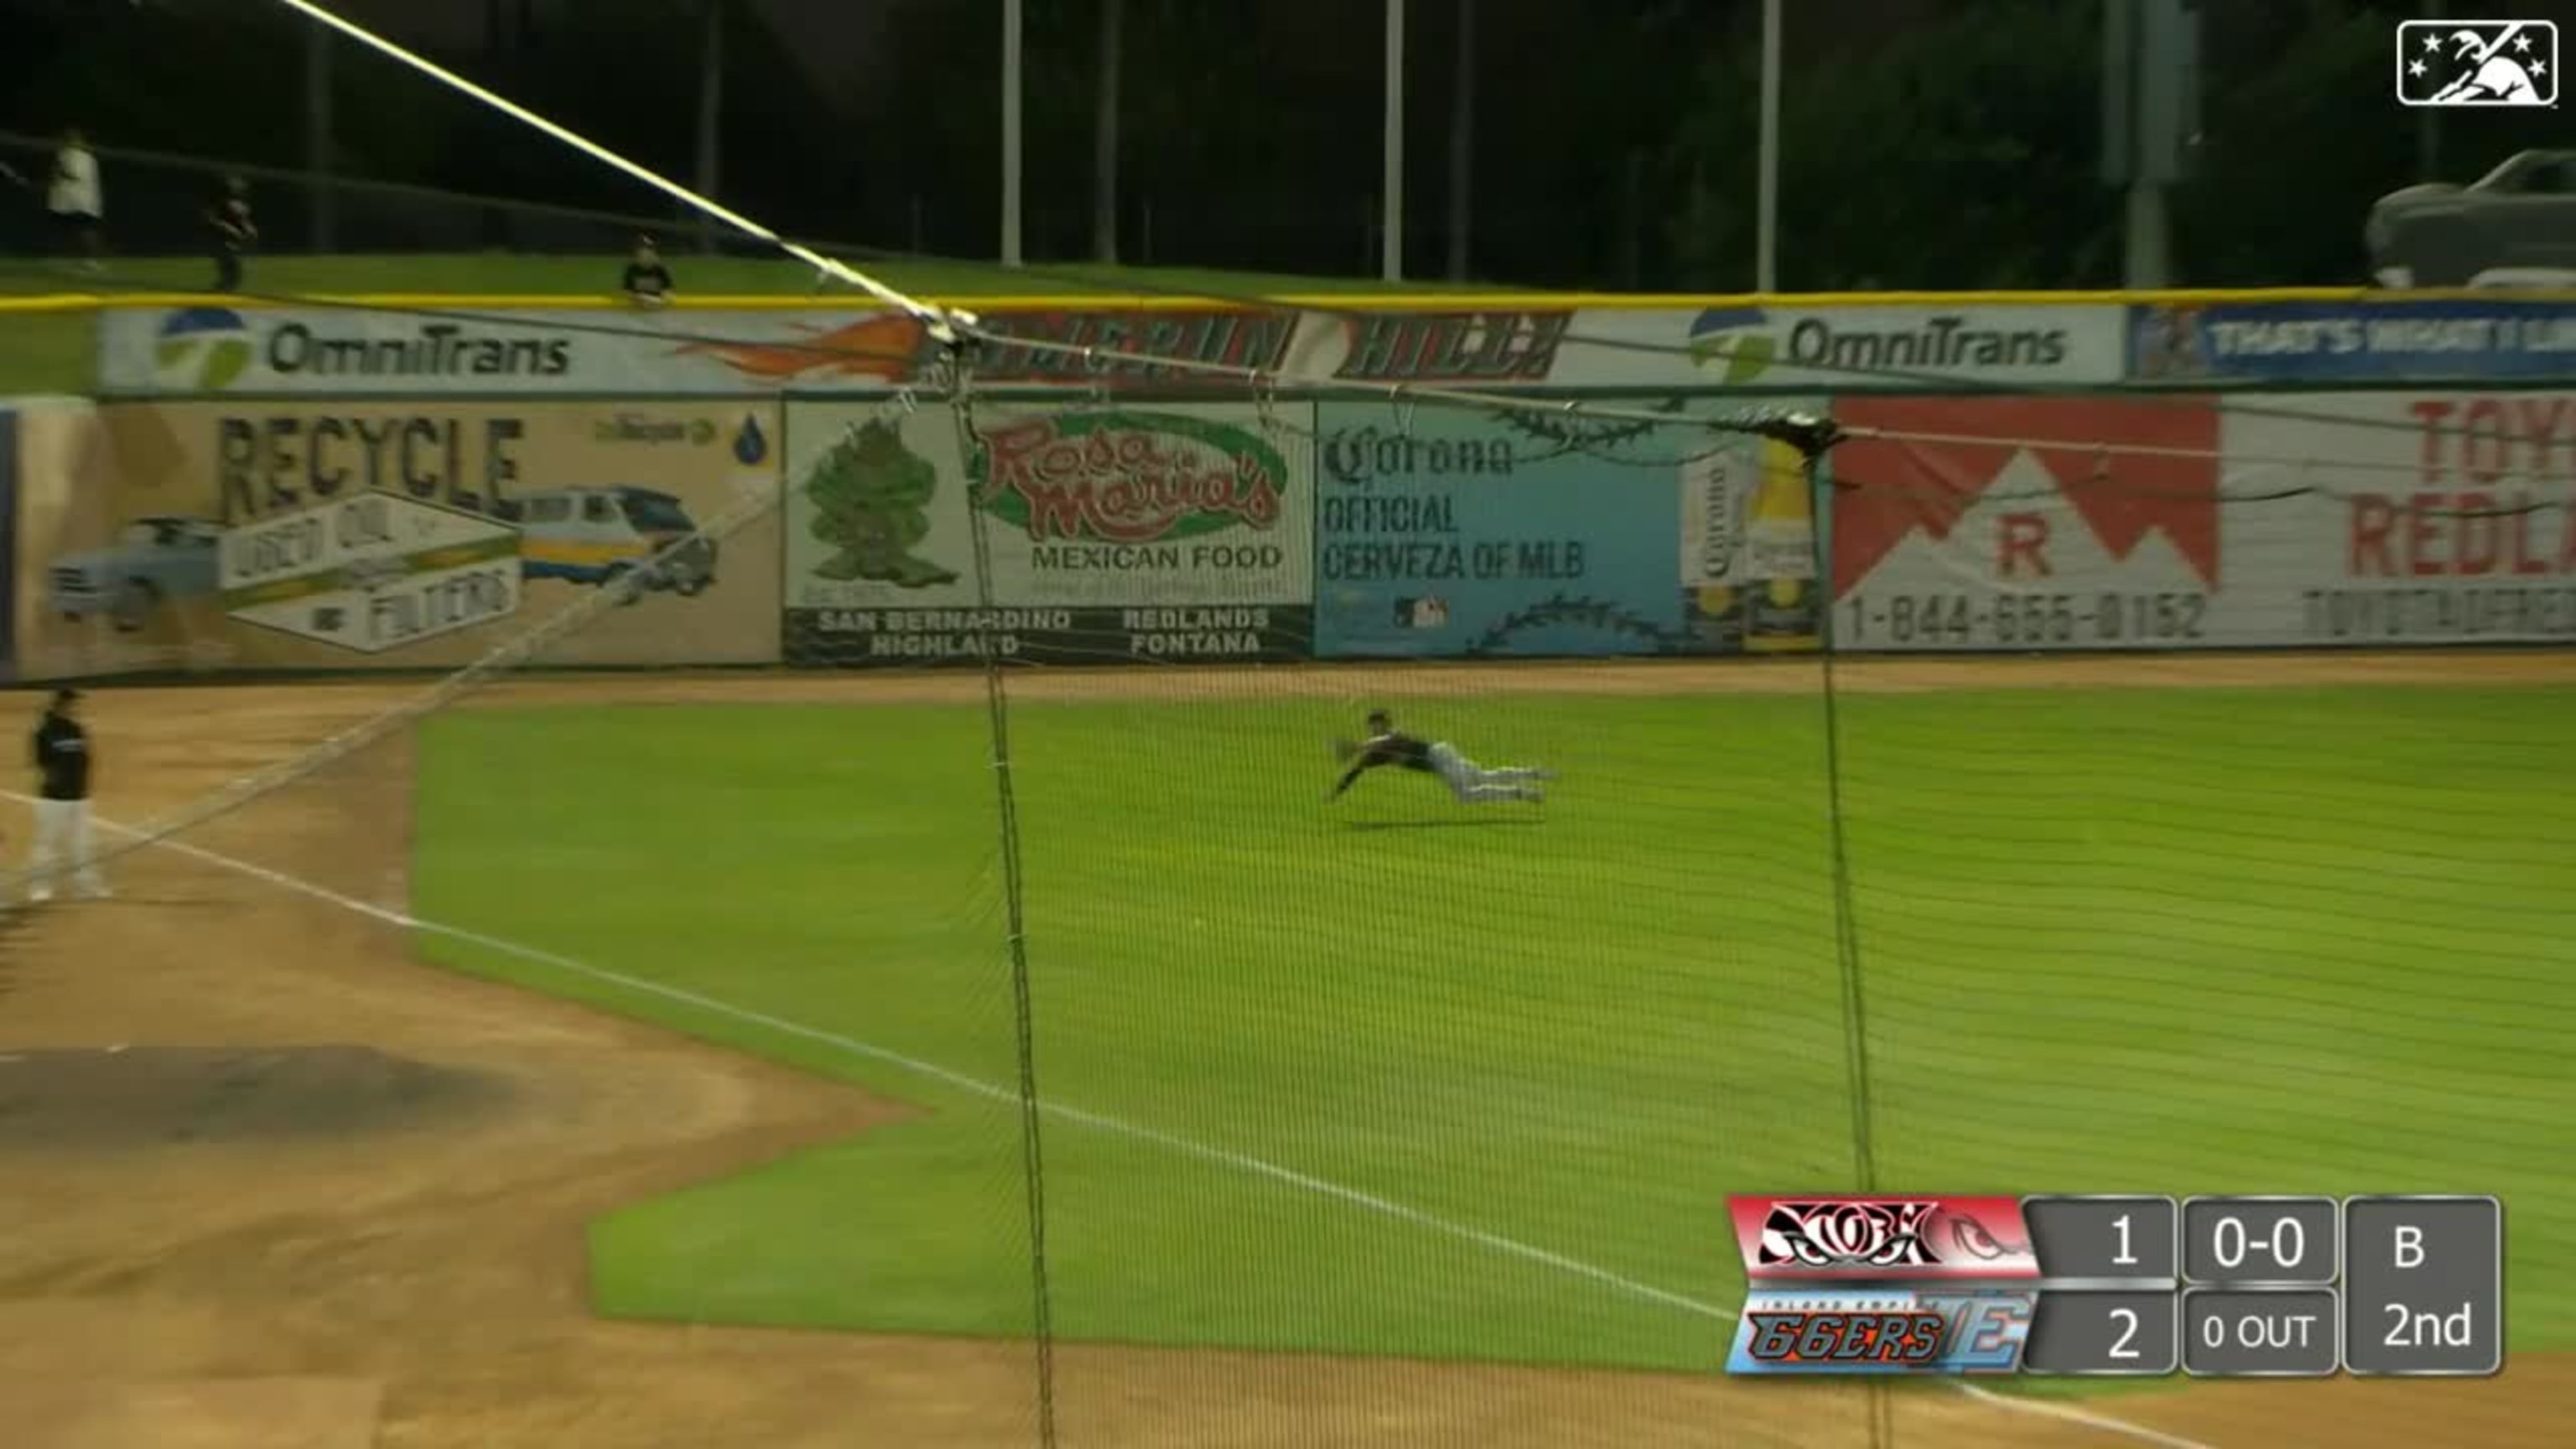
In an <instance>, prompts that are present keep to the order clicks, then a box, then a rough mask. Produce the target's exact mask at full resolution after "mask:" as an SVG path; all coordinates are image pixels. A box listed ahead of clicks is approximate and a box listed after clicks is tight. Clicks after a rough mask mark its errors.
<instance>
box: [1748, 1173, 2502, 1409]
mask: <svg viewBox="0 0 2576 1449" xmlns="http://www.w3.org/2000/svg"><path fill="white" fill-rule="evenodd" d="M1728 1210H1729V1215H1730V1217H1731V1219H1732V1222H1733V1226H1734V1230H1735V1240H1736V1247H1737V1250H1738V1252H1739V1253H1740V1254H1741V1255H1742V1258H1743V1263H1744V1276H1745V1284H1746V1292H1745V1300H1744V1309H1743V1313H1742V1315H1741V1317H1740V1318H1739V1320H1738V1321H1737V1324H1736V1328H1735V1341H1734V1345H1733V1347H1732V1348H1731V1349H1730V1350H1729V1351H1728V1353H1727V1359H1726V1368H1727V1372H1729V1373H1734V1374H1755V1375H1761V1374H1909V1375H1924V1374H2013V1373H2024V1374H2047V1375H2067V1376H2155V1375H2164V1374H2171V1373H2175V1372H2181V1373H2185V1374H2191V1375H2195V1376H2209V1377H2225V1378H2323V1377H2326V1376H2329V1375H2332V1374H2336V1373H2347V1374H2355V1375H2388V1376H2417V1377H2458V1376H2481V1375H2486V1374H2493V1373H2495V1372H2497V1371H2499V1370H2500V1369H2502V1368H2503V1366H2504V1207H2503V1204H2502V1203H2501V1202H2499V1201H2498V1200H2497V1199H2495V1198H2493V1197H2470V1196H2378V1197H2348V1198H2344V1199H2341V1200H2337V1199H2335V1198H2331V1197H2286V1196H2285V1197H2195V1198H2190V1199H2187V1200H2177V1199H2175V1198H2173V1197H2169V1196H2167V1197H2150V1196H2134V1195H2090V1196H2088V1195H2074V1194H2062V1195H2041V1196H2028V1197H1997V1196H1943V1195H1936V1194H1923V1195H1915V1196H1867V1197H1849V1196H1832V1195H1821V1194H1818V1195H1804V1196H1744V1197H1734V1198H1730V1199H1728Z"/></svg>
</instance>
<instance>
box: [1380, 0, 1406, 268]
mask: <svg viewBox="0 0 2576 1449" xmlns="http://www.w3.org/2000/svg"><path fill="white" fill-rule="evenodd" d="M1385 131H1386V134H1385V138H1384V139H1385V150H1386V155H1385V164H1386V198H1385V201H1384V202H1383V203H1382V205H1383V208H1384V213H1383V215H1382V216H1381V217H1380V220H1379V228H1378V231H1379V237H1380V241H1381V244H1382V245H1383V246H1384V247H1385V249H1386V251H1385V255H1384V257H1383V258H1382V260H1381V263H1380V266H1379V271H1380V273H1381V274H1382V275H1383V276H1384V277H1385V279H1386V280H1388V281H1390V282H1400V281H1403V280H1404V0H1386V127H1385Z"/></svg>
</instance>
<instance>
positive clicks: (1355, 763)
mask: <svg viewBox="0 0 2576 1449" xmlns="http://www.w3.org/2000/svg"><path fill="white" fill-rule="evenodd" d="M1368 729H1369V733H1368V738H1367V739H1364V740H1362V741H1360V742H1359V743H1358V744H1352V743H1351V742H1349V741H1348V740H1344V741H1342V742H1341V744H1340V746H1339V753H1340V755H1341V757H1342V758H1343V759H1346V760H1349V761H1350V762H1351V767H1350V769H1348V770H1346V771H1344V772H1343V774H1342V779H1341V783H1339V784H1337V785H1335V786H1334V787H1333V793H1332V794H1331V795H1329V796H1326V797H1325V798H1326V799H1328V800H1338V799H1340V798H1342V792H1343V791H1345V790H1348V789H1349V788H1351V783H1352V782H1353V781H1355V780H1357V779H1358V778H1359V777H1360V776H1361V775H1362V774H1364V773H1366V772H1368V771H1370V770H1374V769H1376V768H1378V767H1379V766H1381V765H1392V766H1394V767H1395V768H1397V769H1399V770H1415V771H1419V772H1421V773H1423V774H1428V775H1437V776H1439V777H1440V782H1441V783H1442V784H1444V785H1447V786H1448V787H1449V793H1450V794H1452V795H1455V796H1457V797H1458V799H1459V801H1460V802H1461V803H1464V804H1468V805H1485V804H1490V803H1492V802H1494V801H1496V800H1527V801H1530V802H1532V803H1533V804H1534V803H1536V802H1538V801H1541V800H1544V799H1546V798H1547V796H1546V794H1545V792H1543V791H1541V790H1540V789H1539V784H1540V782H1542V781H1546V780H1553V779H1555V778H1556V772H1555V771H1553V770H1533V769H1524V768H1520V767H1511V768H1505V769H1497V770H1489V769H1486V768H1485V767H1484V766H1482V765H1479V764H1477V763H1476V762H1475V761H1473V760H1470V759H1468V758H1467V757H1466V756H1465V755H1462V754H1460V753H1458V749H1457V747H1456V746H1454V745H1451V744H1447V743H1445V742H1442V741H1437V740H1424V739H1418V738H1416V737H1414V736H1412V735H1408V734H1400V733H1398V732H1397V731H1396V728H1395V717H1394V716H1393V715H1390V714H1388V713H1387V712H1386V711H1385V710H1382V709H1376V710H1371V711H1369V717H1368Z"/></svg>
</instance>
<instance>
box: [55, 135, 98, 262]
mask: <svg viewBox="0 0 2576 1449" xmlns="http://www.w3.org/2000/svg"><path fill="white" fill-rule="evenodd" d="M45 210H46V212H47V213H48V214H50V215H51V217H52V218H53V223H54V233H55V236H56V238H57V244H58V245H59V246H60V247H61V248H62V250H63V254H64V255H66V256H76V257H79V258H80V259H81V265H83V266H84V267H86V268H88V269H89V270H91V271H93V272H95V271H97V270H98V269H99V225H100V221H101V219H102V218H103V217H105V215H106V214H107V208H106V206H105V205H104V203H103V199H102V196H101V193H100V189H99V184H98V157H97V156H95V155H93V154H92V153H91V151H90V149H89V142H88V141H87V140H86V139H85V138H83V137H82V135H81V133H80V128H79V127H77V126H75V127H73V128H72V129H70V130H68V131H65V132H63V144H62V146H61V148H60V149H58V150H56V151H55V152H54V174H53V179H52V181H51V183H50V184H48V185H47V186H46V188H45Z"/></svg>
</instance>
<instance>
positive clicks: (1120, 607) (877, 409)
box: [784, 403, 1315, 666]
mask: <svg viewBox="0 0 2576 1449" xmlns="http://www.w3.org/2000/svg"><path fill="white" fill-rule="evenodd" d="M972 417H973V427H974V429H975V434H974V437H973V440H972V442H971V444H970V442H969V440H968V438H967V437H966V435H965V434H964V432H963V431H962V428H963V422H962V419H961V415H960V414H958V413H957V412H956V411H954V410H952V409H945V408H939V409H922V410H919V411H909V410H901V409H889V408H886V407H883V406H880V405H876V404H867V403H798V404H794V405H791V406H790V407H789V409H788V411H787V419H786V421H787V444H786V460H787V461H786V468H787V485H786V487H787V492H786V508H785V528H786V619H785V630H784V632H785V640H786V642H785V646H784V647H785V651H786V657H787V659H788V661H789V662H791V663H796V664H816V665H892V666H906V665H931V664H943V663H976V662H980V661H981V659H982V658H983V656H984V653H985V651H986V650H987V649H988V648H989V649H994V650H998V651H1000V652H1001V654H1002V655H1003V656H1004V657H1006V658H1008V659H1011V660H1013V661H1016V662H1023V663H1149V662H1171V663H1179V662H1191V661H1208V662H1214V661H1231V662H1244V661H1250V660H1286V659H1303V658H1306V657H1308V656H1309V654H1310V653H1311V643H1312V637H1313V582H1312V568H1313V563H1314V521H1313V520H1314V502H1313V500H1314V491H1315V485H1314V463H1313V456H1314V449H1313V446H1312V442H1311V429H1312V423H1313V409H1311V408H1306V407H1296V406H1287V407H1276V408H1262V407H1255V406H1239V405H1231V404H1227V405H1218V404H1208V405H1192V404H1168V405H1161V406H1154V407H1119V406H1108V405H1102V406H1081V407H1048V408H1014V407H1010V406H1007V405H1001V404H987V405H985V406H982V407H979V408H978V409H976V410H975V412H974V413H973V414H972ZM979 523H980V528H979ZM979 532H980V534H981V536H982V542H983V565H982V567H981V568H979V566H978V550H977V540H978V534H979Z"/></svg>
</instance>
